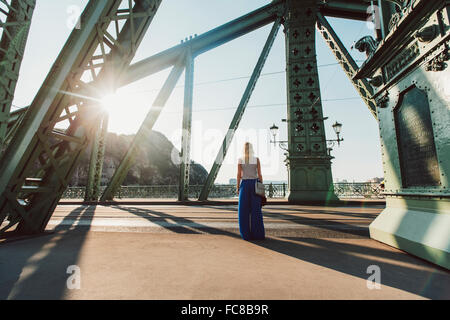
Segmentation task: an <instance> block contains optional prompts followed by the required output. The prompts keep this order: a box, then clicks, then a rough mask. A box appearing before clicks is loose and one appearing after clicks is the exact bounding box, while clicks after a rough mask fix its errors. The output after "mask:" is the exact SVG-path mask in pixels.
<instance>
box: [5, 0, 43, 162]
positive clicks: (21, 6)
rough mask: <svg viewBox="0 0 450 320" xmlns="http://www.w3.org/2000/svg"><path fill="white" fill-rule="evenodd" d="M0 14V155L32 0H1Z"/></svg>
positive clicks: (28, 27) (31, 13) (32, 3)
mask: <svg viewBox="0 0 450 320" xmlns="http://www.w3.org/2000/svg"><path fill="white" fill-rule="evenodd" d="M2 3H3V5H4V8H5V9H4V10H1V11H0V30H1V40H0V154H1V153H2V151H3V150H4V149H5V148H6V140H7V139H6V138H7V136H8V119H9V114H10V112H11V106H12V102H13V99H14V91H15V89H16V85H17V80H18V78H19V71H20V66H21V64H22V58H23V54H24V52H25V45H26V42H27V38H28V33H29V30H30V25H31V18H32V16H33V12H34V7H35V6H36V0H9V1H7V0H4V1H2Z"/></svg>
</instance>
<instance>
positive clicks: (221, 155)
mask: <svg viewBox="0 0 450 320" xmlns="http://www.w3.org/2000/svg"><path fill="white" fill-rule="evenodd" d="M280 25H281V18H278V19H277V20H276V21H275V24H274V25H273V27H272V30H271V31H270V34H269V37H268V38H267V41H266V43H265V45H264V48H263V50H262V52H261V55H260V56H259V59H258V62H257V64H256V66H255V69H254V70H253V73H252V75H251V77H250V80H249V82H248V84H247V88H246V89H245V92H244V95H243V96H242V99H241V102H240V103H239V106H238V108H237V109H236V112H235V114H234V117H233V119H232V120H231V123H230V126H229V129H228V132H227V134H226V136H225V138H224V140H223V142H222V146H221V147H220V149H219V152H218V154H217V156H216V160H215V161H214V163H213V166H212V168H211V171H210V172H209V174H208V177H207V179H206V182H205V184H204V186H203V188H202V191H201V193H200V197H199V199H198V200H200V201H204V200H206V199H208V195H209V193H210V192H211V189H212V187H213V185H214V181H215V180H216V177H217V174H218V173H219V170H220V167H221V166H222V163H223V160H224V159H225V157H226V155H227V152H228V148H229V147H230V144H231V141H232V140H233V137H234V133H235V132H236V130H237V128H238V127H239V123H240V122H241V119H242V116H243V115H244V112H245V109H246V107H247V104H248V102H249V100H250V97H251V95H252V93H253V90H254V89H255V86H256V83H257V81H258V79H259V76H260V75H261V71H262V69H263V68H264V64H265V62H266V60H267V56H268V55H269V53H270V49H271V48H272V46H273V43H274V41H275V38H276V36H277V34H278V30H279V29H280Z"/></svg>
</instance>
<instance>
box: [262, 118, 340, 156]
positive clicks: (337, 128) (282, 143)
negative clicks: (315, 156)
mask: <svg viewBox="0 0 450 320" xmlns="http://www.w3.org/2000/svg"><path fill="white" fill-rule="evenodd" d="M283 121H286V120H283ZM332 128H333V130H334V132H335V133H336V136H337V139H331V140H327V145H328V148H327V150H328V155H330V153H331V150H333V147H334V146H335V145H336V142H337V144H338V146H340V145H341V142H342V141H344V138H341V136H340V135H341V131H342V123H339V122H337V121H336V122H335V123H334V124H333V125H332ZM269 129H270V133H271V135H272V137H273V140H270V143H273V144H274V145H277V144H278V145H279V146H280V148H281V149H283V150H284V151H289V150H288V146H287V144H288V141H277V135H278V130H279V128H278V126H277V125H276V124H273V125H272V126H271V127H270V128H269Z"/></svg>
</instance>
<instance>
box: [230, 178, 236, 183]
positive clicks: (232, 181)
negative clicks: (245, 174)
mask: <svg viewBox="0 0 450 320" xmlns="http://www.w3.org/2000/svg"><path fill="white" fill-rule="evenodd" d="M229 184H237V179H230V180H229Z"/></svg>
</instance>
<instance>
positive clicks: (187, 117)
mask: <svg viewBox="0 0 450 320" xmlns="http://www.w3.org/2000/svg"><path fill="white" fill-rule="evenodd" d="M193 95H194V58H193V57H192V52H191V50H190V48H189V49H188V50H187V52H186V71H185V80H184V106H183V131H182V137H181V151H180V160H181V163H180V176H179V187H178V201H186V200H188V195H189V173H190V168H191V127H192V102H193Z"/></svg>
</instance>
